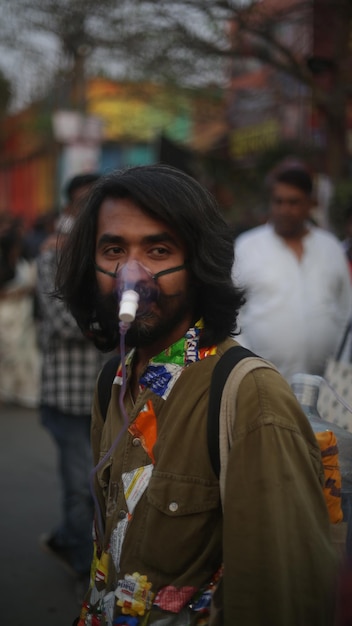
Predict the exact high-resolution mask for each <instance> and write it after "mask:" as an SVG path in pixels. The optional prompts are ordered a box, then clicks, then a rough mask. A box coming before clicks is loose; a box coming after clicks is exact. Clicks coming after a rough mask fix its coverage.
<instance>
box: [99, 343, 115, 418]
mask: <svg viewBox="0 0 352 626" xmlns="http://www.w3.org/2000/svg"><path fill="white" fill-rule="evenodd" d="M119 363H120V356H119V355H116V356H113V357H112V358H111V359H109V360H108V361H106V363H105V364H104V366H103V368H102V370H101V372H100V375H99V379H98V399H99V406H100V413H101V414H102V417H103V420H104V422H105V420H106V414H107V412H108V406H109V402H110V398H111V387H112V383H113V380H114V378H115V374H116V370H117V368H118V366H119Z"/></svg>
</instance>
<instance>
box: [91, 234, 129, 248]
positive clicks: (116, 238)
mask: <svg viewBox="0 0 352 626" xmlns="http://www.w3.org/2000/svg"><path fill="white" fill-rule="evenodd" d="M106 243H116V244H123V243H126V240H125V239H124V237H121V236H120V235H113V234H112V233H111V234H110V233H104V235H102V236H101V237H99V241H98V243H97V247H99V246H103V245H104V244H106Z"/></svg>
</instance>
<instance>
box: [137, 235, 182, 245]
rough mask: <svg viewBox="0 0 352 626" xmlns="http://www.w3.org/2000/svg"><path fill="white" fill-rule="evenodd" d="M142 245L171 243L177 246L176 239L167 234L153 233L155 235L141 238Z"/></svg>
mask: <svg viewBox="0 0 352 626" xmlns="http://www.w3.org/2000/svg"><path fill="white" fill-rule="evenodd" d="M142 243H144V244H146V243H171V244H173V245H174V246H177V245H178V244H177V241H176V239H175V238H174V237H173V236H172V235H170V233H168V232H161V233H155V235H146V236H145V237H143V238H142Z"/></svg>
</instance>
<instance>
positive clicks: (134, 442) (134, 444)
mask: <svg viewBox="0 0 352 626" xmlns="http://www.w3.org/2000/svg"><path fill="white" fill-rule="evenodd" d="M132 445H133V446H134V447H135V448H137V447H138V446H140V445H141V440H140V439H138V437H135V438H134V439H132Z"/></svg>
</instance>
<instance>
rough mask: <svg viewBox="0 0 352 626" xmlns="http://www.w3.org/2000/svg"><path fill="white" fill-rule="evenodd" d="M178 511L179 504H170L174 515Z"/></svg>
mask: <svg viewBox="0 0 352 626" xmlns="http://www.w3.org/2000/svg"><path fill="white" fill-rule="evenodd" d="M177 509H178V504H177V502H170V504H169V511H171V512H172V513H175V512H176V511H177Z"/></svg>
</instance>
